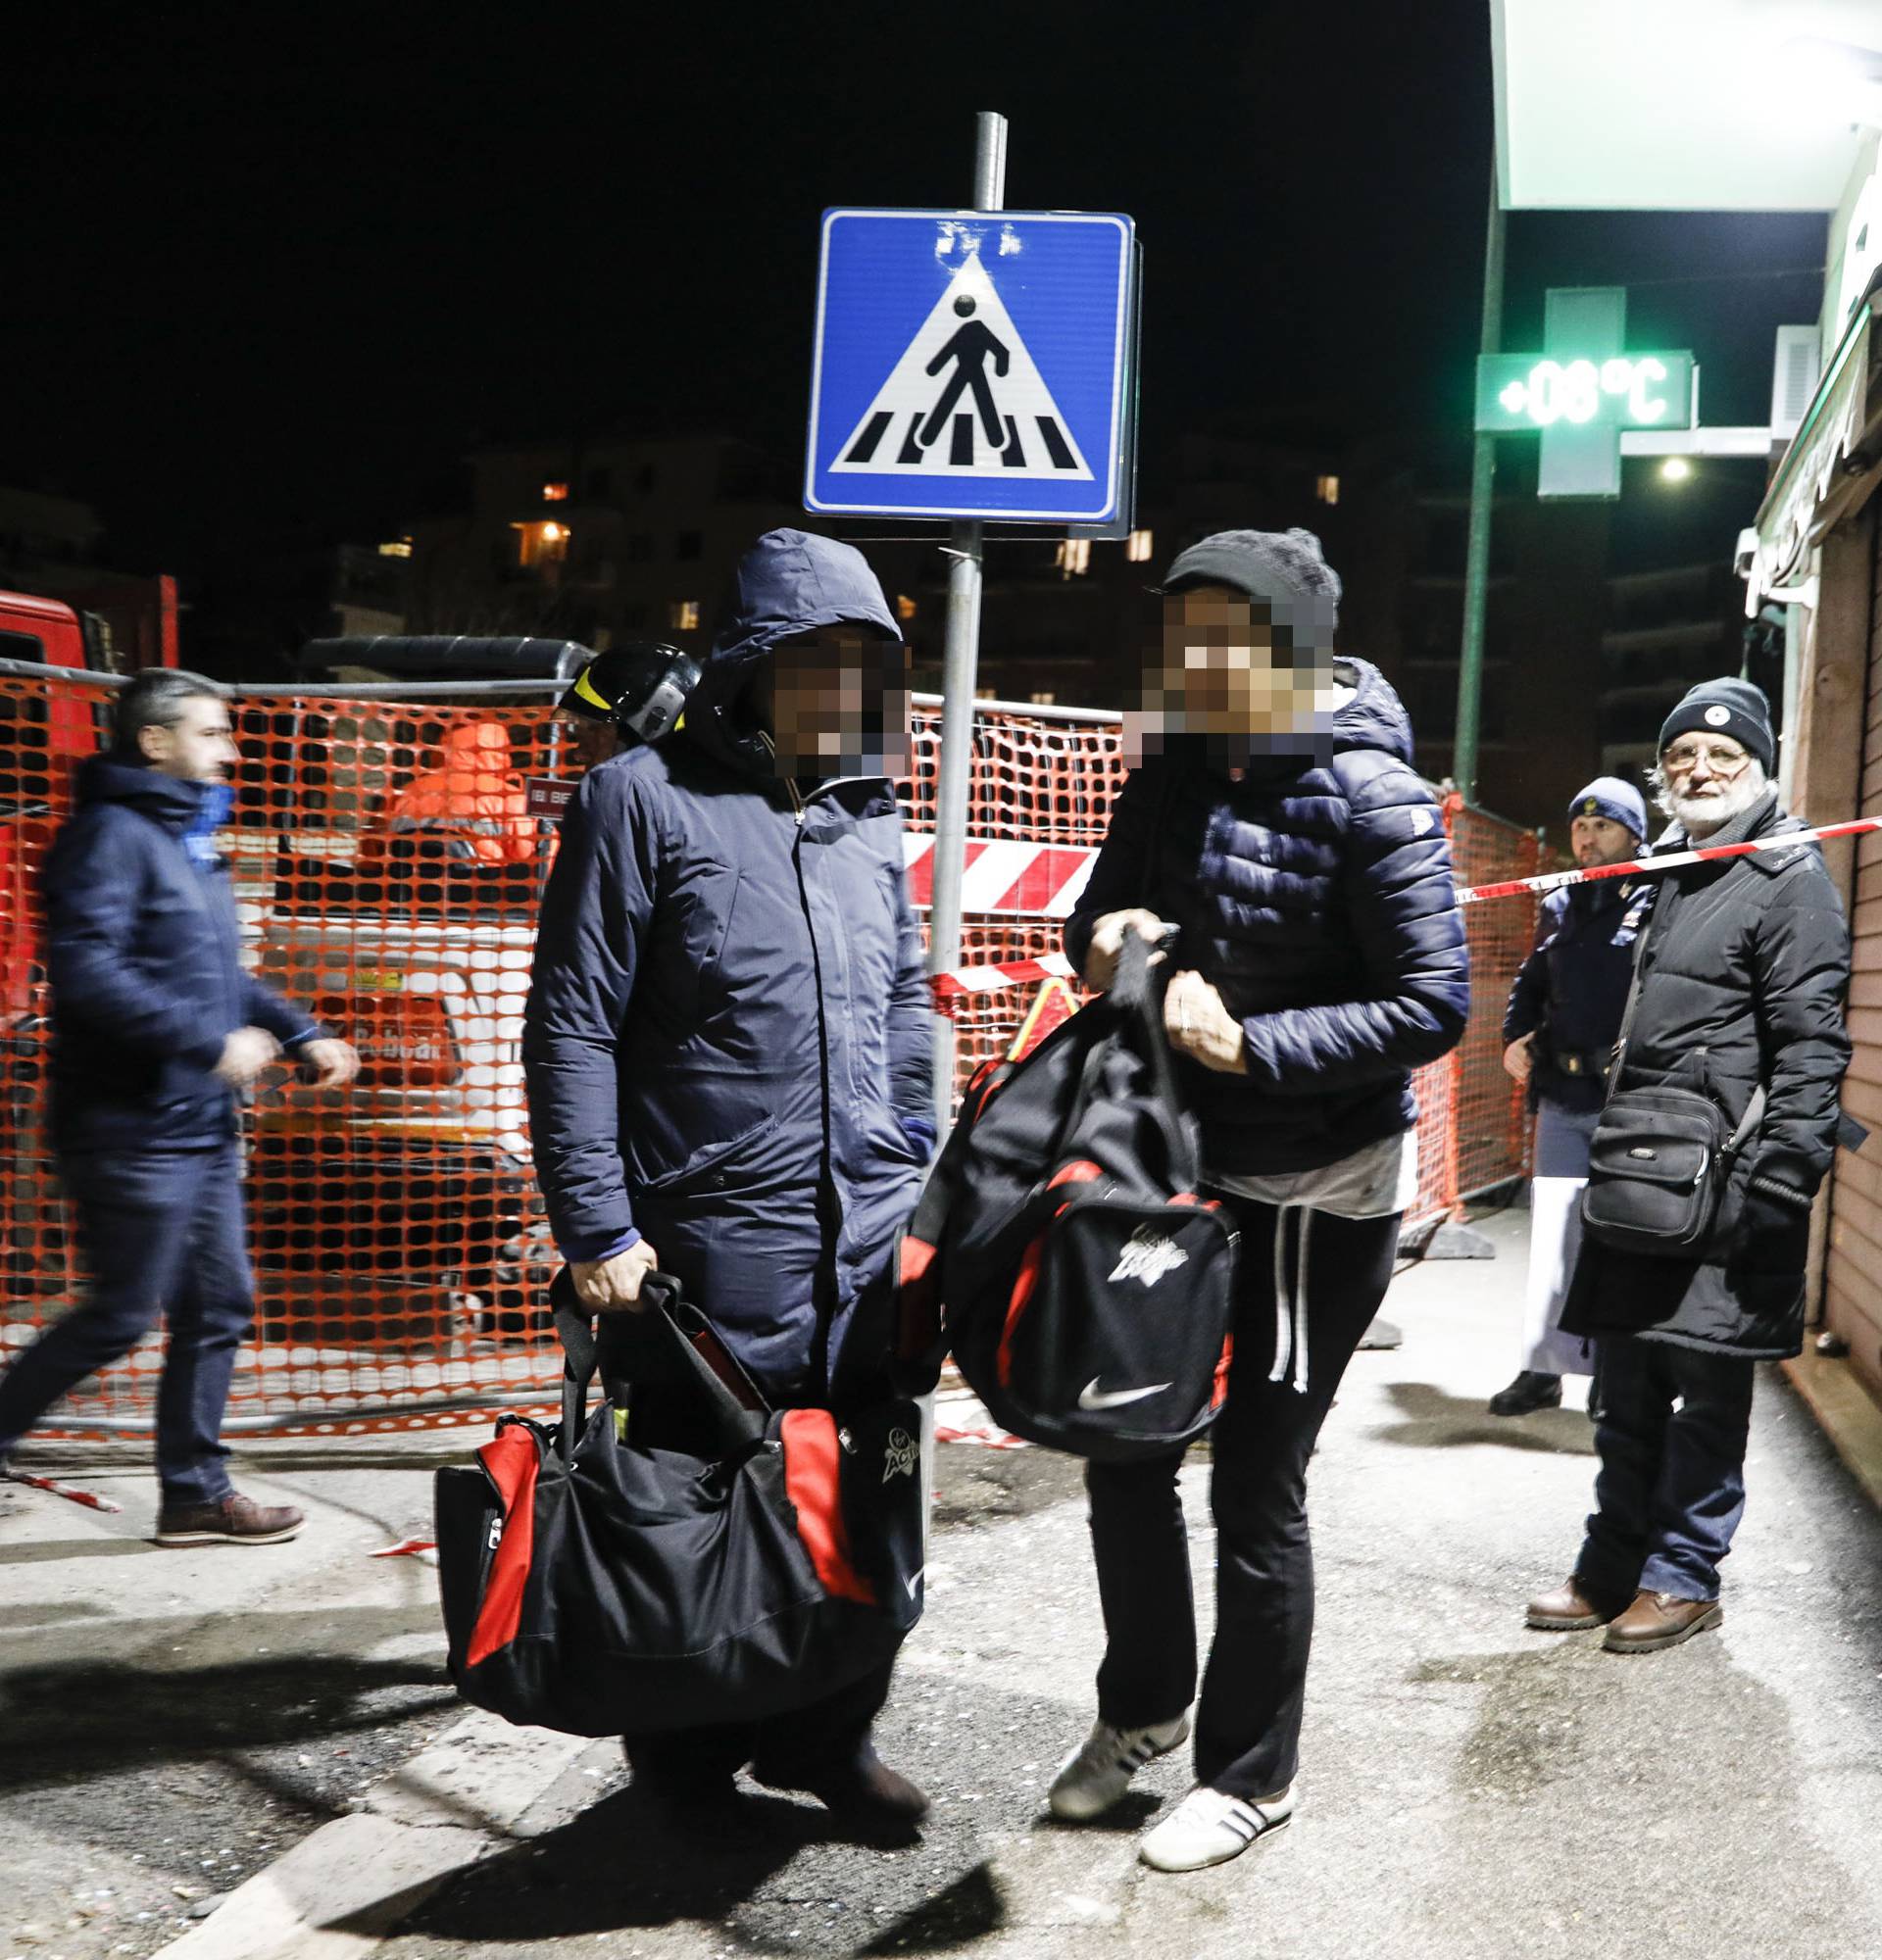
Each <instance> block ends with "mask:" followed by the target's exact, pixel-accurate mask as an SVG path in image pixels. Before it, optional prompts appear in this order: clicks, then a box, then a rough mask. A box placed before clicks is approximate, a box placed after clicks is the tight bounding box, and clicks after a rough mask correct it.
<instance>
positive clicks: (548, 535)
mask: <svg viewBox="0 0 1882 1960" xmlns="http://www.w3.org/2000/svg"><path fill="white" fill-rule="evenodd" d="M510 528H511V529H512V530H513V531H515V532H516V534H517V563H518V564H523V565H532V564H561V563H562V562H563V560H564V559H566V558H567V557H568V556H569V526H568V525H567V524H555V523H535V524H512V525H511V527H510Z"/></svg>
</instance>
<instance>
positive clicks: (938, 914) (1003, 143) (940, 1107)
mask: <svg viewBox="0 0 1882 1960" xmlns="http://www.w3.org/2000/svg"><path fill="white" fill-rule="evenodd" d="M1006 201H1007V119H1006V118H1005V117H1004V116H1000V115H996V114H995V113H994V112H993V111H991V110H982V111H981V112H980V116H979V126H978V128H977V130H976V132H975V137H974V145H973V204H972V209H973V210H975V211H999V210H1001V209H1003V208H1004V206H1005V204H1006ZM980 536H981V526H980V522H979V520H978V519H977V518H972V519H967V520H965V521H961V522H957V523H956V524H955V526H954V534H953V538H952V541H951V542H950V544H949V547H948V550H949V559H948V637H947V647H946V652H945V654H944V656H943V664H942V677H941V780H940V782H939V783H938V784H937V786H936V792H937V793H936V800H935V817H934V903H933V907H932V908H931V909H930V911H929V913H928V971H929V972H930V973H931V974H932V973H952V972H953V971H954V969H955V968H956V967H957V966H959V965H960V963H961V878H962V873H963V871H964V870H965V868H966V851H967V791H968V786H969V781H970V777H971V772H972V764H973V691H974V681H975V678H976V676H977V674H978V672H979V666H980ZM934 1109H935V1121H936V1124H937V1125H938V1127H939V1129H940V1131H941V1133H942V1135H943V1136H945V1135H946V1134H947V1129H948V1123H949V1120H950V1118H951V1117H952V1115H953V1112H954V1022H953V1021H952V1020H951V1019H950V1018H949V1016H948V1015H946V1014H936V1015H935V1017H934Z"/></svg>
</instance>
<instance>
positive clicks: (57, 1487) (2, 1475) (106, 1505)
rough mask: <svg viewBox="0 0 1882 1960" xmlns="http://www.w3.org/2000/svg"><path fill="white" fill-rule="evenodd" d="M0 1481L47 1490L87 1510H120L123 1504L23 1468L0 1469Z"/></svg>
mask: <svg viewBox="0 0 1882 1960" xmlns="http://www.w3.org/2000/svg"><path fill="white" fill-rule="evenodd" d="M0 1482H4V1483H8V1484H25V1485H26V1486H28V1487H29V1488H30V1489H32V1490H34V1491H49V1492H51V1494H52V1495H54V1496H55V1497H64V1498H66V1499H68V1500H69V1501H70V1502H72V1503H74V1504H83V1505H84V1507H85V1508H86V1510H88V1511H122V1510H123V1509H124V1505H123V1504H114V1503H113V1502H112V1501H111V1499H110V1498H109V1497H101V1496H100V1495H98V1493H97V1492H96V1491H86V1490H81V1489H80V1488H79V1486H78V1485H76V1484H62V1483H60V1481H59V1480H58V1478H56V1477H31V1476H28V1475H27V1474H26V1472H25V1471H24V1470H6V1471H0Z"/></svg>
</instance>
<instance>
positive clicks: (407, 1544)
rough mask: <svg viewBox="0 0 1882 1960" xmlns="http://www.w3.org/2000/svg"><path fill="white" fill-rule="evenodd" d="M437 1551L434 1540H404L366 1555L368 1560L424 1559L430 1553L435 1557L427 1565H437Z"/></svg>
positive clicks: (382, 1546)
mask: <svg viewBox="0 0 1882 1960" xmlns="http://www.w3.org/2000/svg"><path fill="white" fill-rule="evenodd" d="M437 1549H438V1546H437V1542H436V1540H434V1539H428V1538H402V1539H400V1541H399V1542H398V1544H385V1545H381V1546H380V1547H379V1548H378V1550H377V1551H369V1552H368V1553H367V1554H366V1555H367V1557H368V1558H423V1557H424V1555H425V1553H426V1552H430V1553H432V1554H433V1556H432V1557H431V1558H430V1559H428V1560H426V1563H427V1564H431V1565H435V1564H436V1563H437V1562H438V1561H437V1558H436V1552H437Z"/></svg>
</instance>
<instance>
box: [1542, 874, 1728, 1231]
mask: <svg viewBox="0 0 1882 1960" xmlns="http://www.w3.org/2000/svg"><path fill="white" fill-rule="evenodd" d="M1657 906H1658V902H1656V908H1657ZM1652 930H1653V927H1652V914H1651V912H1650V913H1649V917H1648V920H1647V922H1646V923H1644V924H1643V925H1642V927H1641V933H1640V940H1639V944H1638V945H1637V946H1636V948H1635V950H1634V977H1633V984H1632V986H1631V987H1630V988H1629V989H1628V992H1627V1008H1626V1012H1625V1013H1624V1014H1623V1015H1622V1016H1621V1022H1620V1035H1619V1038H1618V1039H1617V1040H1616V1042H1615V1043H1614V1058H1613V1065H1612V1067H1611V1068H1610V1071H1609V1075H1608V1082H1609V1094H1608V1101H1607V1102H1606V1103H1604V1104H1603V1105H1602V1111H1601V1117H1600V1120H1599V1121H1598V1122H1597V1124H1596V1125H1595V1135H1594V1141H1593V1143H1592V1144H1591V1145H1590V1147H1589V1161H1588V1184H1587V1188H1586V1189H1585V1190H1584V1191H1583V1192H1582V1194H1581V1223H1582V1229H1583V1230H1584V1231H1585V1232H1586V1233H1587V1235H1588V1236H1589V1238H1591V1239H1592V1240H1593V1241H1594V1242H1595V1243H1596V1245H1598V1246H1605V1247H1606V1248H1608V1250H1610V1251H1615V1252H1640V1253H1645V1254H1647V1255H1649V1256H1651V1257H1654V1258H1661V1259H1703V1258H1705V1257H1706V1255H1707V1252H1708V1250H1709V1247H1710V1246H1711V1244H1712V1240H1713V1235H1714V1231H1715V1228H1716V1226H1717V1223H1718V1214H1719V1207H1720V1205H1721V1204H1722V1202H1723V1201H1724V1194H1725V1186H1726V1183H1727V1181H1728V1179H1729V1178H1730V1176H1731V1173H1732V1168H1733V1166H1734V1165H1735V1164H1736V1163H1737V1161H1738V1157H1739V1153H1740V1152H1742V1151H1743V1150H1744V1148H1745V1146H1746V1144H1747V1143H1749V1142H1750V1141H1751V1139H1752V1138H1753V1136H1755V1135H1756V1134H1757V1131H1758V1124H1759V1123H1760V1122H1761V1121H1762V1120H1763V1115H1764V1090H1763V1087H1762V1085H1760V1086H1759V1087H1758V1089H1757V1090H1755V1091H1754V1092H1753V1095H1752V1100H1751V1102H1750V1103H1749V1104H1748V1105H1747V1107H1746V1110H1745V1115H1744V1119H1743V1121H1741V1122H1740V1123H1739V1124H1738V1126H1737V1128H1733V1126H1732V1122H1731V1119H1730V1117H1728V1116H1727V1115H1726V1113H1725V1111H1724V1110H1723V1109H1721V1108H1720V1107H1719V1105H1718V1103H1717V1102H1716V1101H1715V1100H1714V1098H1712V1097H1711V1096H1709V1095H1708V1094H1707V1093H1706V1092H1705V1091H1704V1090H1699V1089H1681V1088H1678V1087H1676V1086H1674V1085H1672V1084H1670V1083H1668V1084H1663V1085H1660V1086H1659V1087H1655V1088H1645V1087H1643V1088H1638V1089H1623V1088H1621V1087H1620V1083H1621V1079H1622V1074H1623V1071H1624V1069H1625V1067H1626V1060H1627V1042H1628V1038H1629V1036H1630V1035H1631V1034H1632V1032H1633V1026H1634V1014H1635V1011H1636V1009H1637V1008H1638V1007H1639V1005H1640V992H1641V982H1642V978H1643V976H1644V975H1645V972H1646V966H1647V941H1648V938H1649V937H1650V935H1651V933H1652ZM1696 1054H1698V1055H1699V1056H1700V1057H1701V1059H1702V1062H1703V1058H1704V1055H1705V1050H1704V1049H1700V1050H1698V1051H1696Z"/></svg>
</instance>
